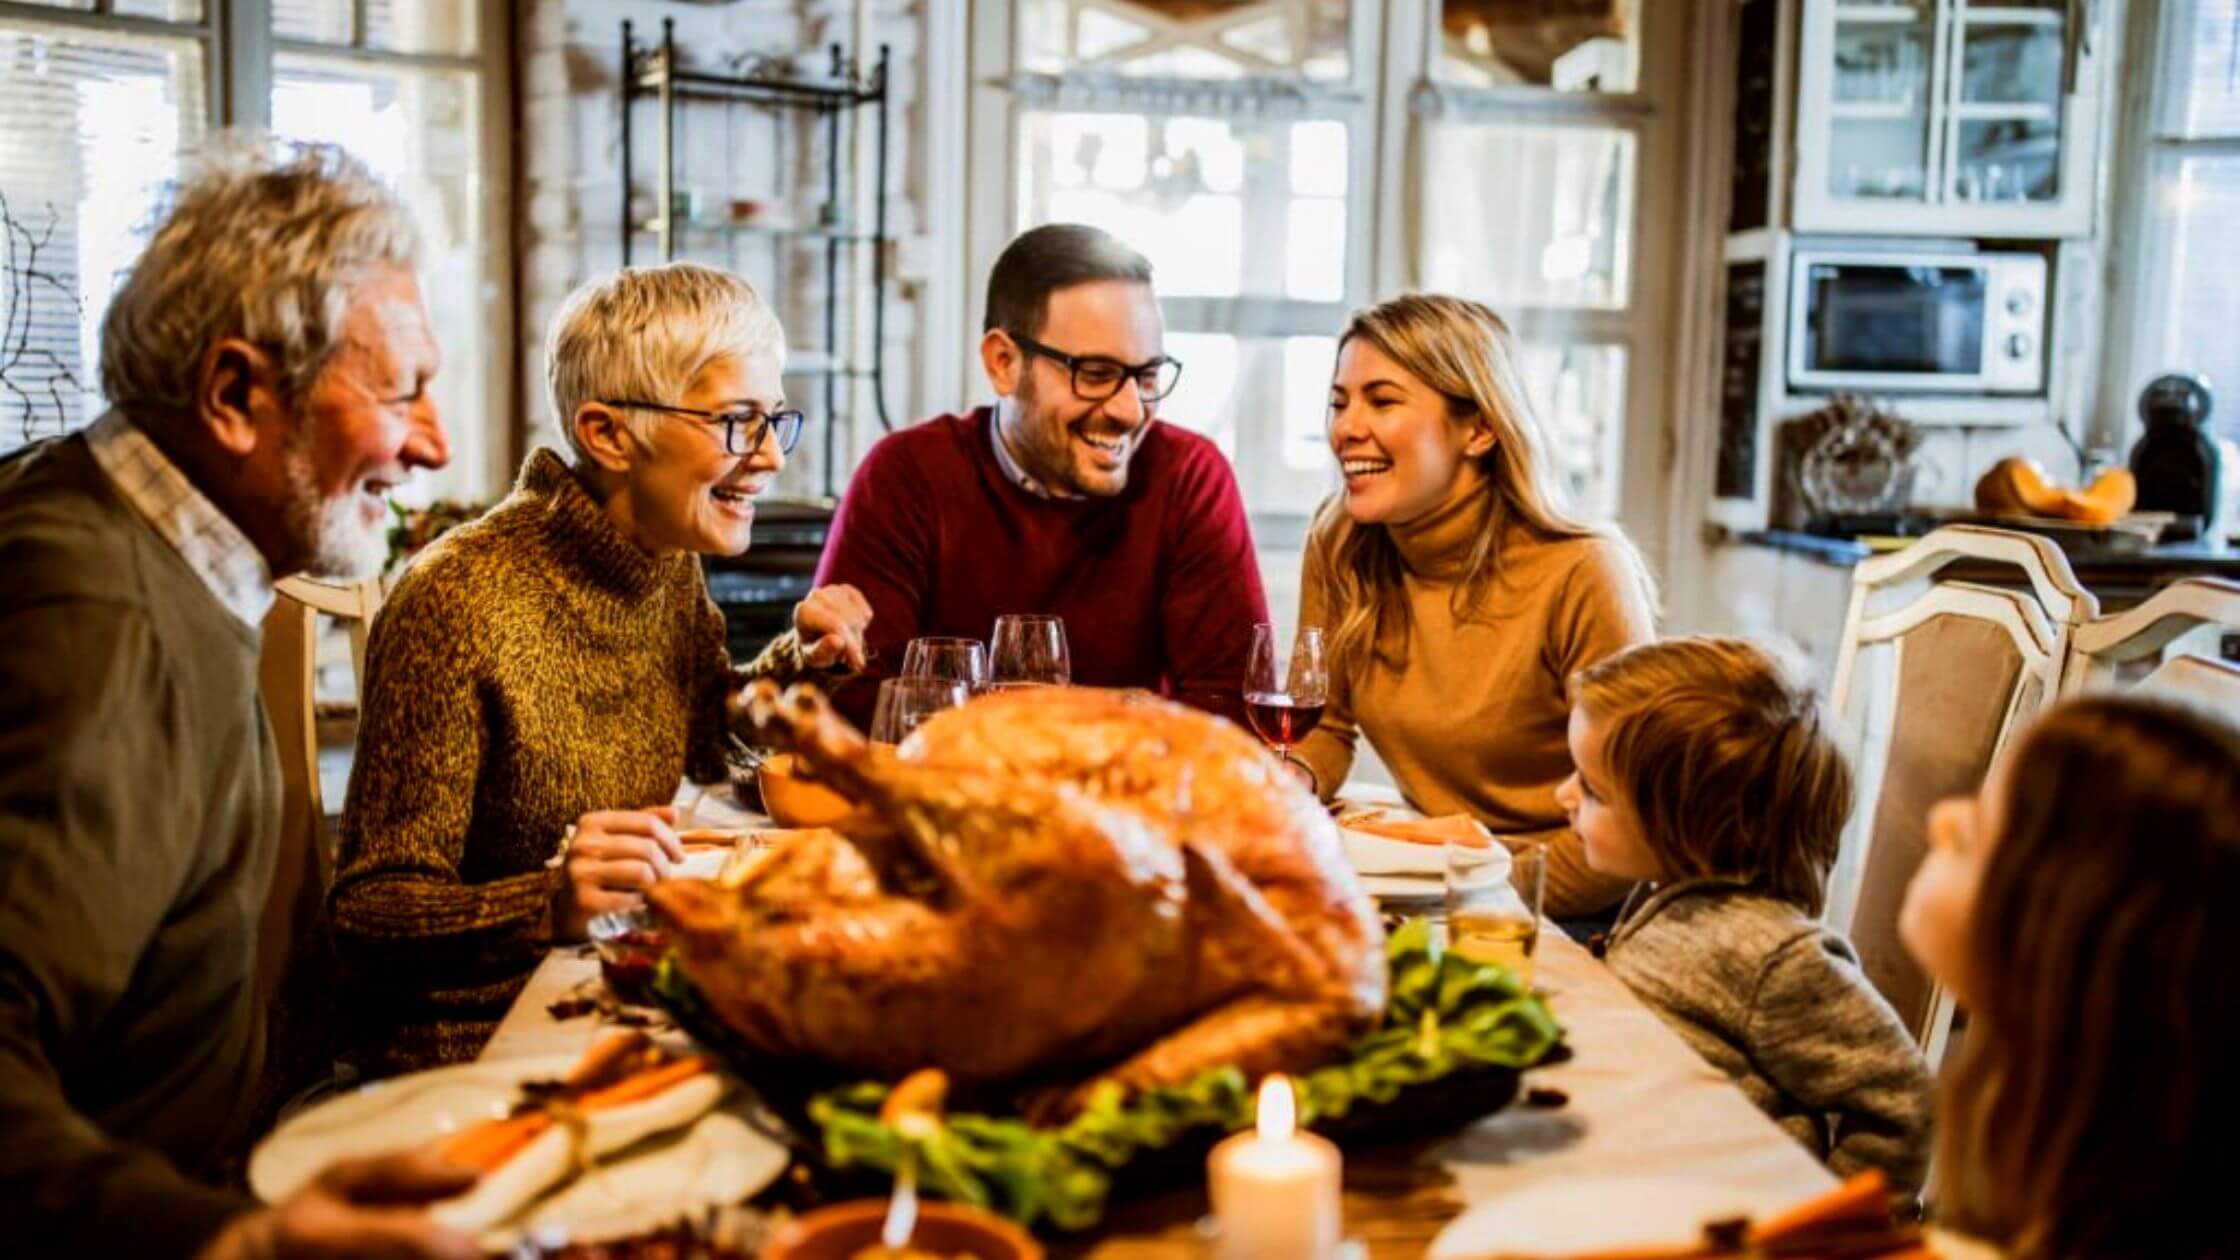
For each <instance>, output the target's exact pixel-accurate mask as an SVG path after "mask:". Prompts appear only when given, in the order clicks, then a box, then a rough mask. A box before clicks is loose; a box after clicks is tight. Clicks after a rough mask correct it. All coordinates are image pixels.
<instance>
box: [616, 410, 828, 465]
mask: <svg viewBox="0 0 2240 1260" xmlns="http://www.w3.org/2000/svg"><path fill="white" fill-rule="evenodd" d="M599 402H600V405H602V406H607V407H640V408H643V409H645V410H647V411H661V412H667V413H668V414H670V415H672V416H690V417H692V418H693V419H695V420H702V421H705V422H707V423H709V424H720V425H722V426H723V449H725V450H727V451H729V452H731V453H732V454H734V455H748V454H752V453H753V452H755V451H756V450H759V449H760V448H761V446H762V439H763V438H764V437H765V436H766V435H775V436H776V437H777V439H778V451H779V453H780V454H787V453H791V452H792V450H793V447H794V444H795V443H797V442H799V441H800V440H801V425H802V422H803V419H804V417H803V416H802V414H801V413H800V412H798V411H795V410H792V409H790V408H789V409H787V410H785V411H773V412H771V413H770V414H769V415H764V414H762V413H761V412H760V411H757V410H755V409H754V408H752V407H741V408H740V409H738V410H737V411H695V410H693V409H692V408H690V407H672V406H670V405H669V404H667V403H653V402H636V401H633V400H631V399H627V398H617V399H613V400H609V399H604V398H602V399H600V400H599Z"/></svg>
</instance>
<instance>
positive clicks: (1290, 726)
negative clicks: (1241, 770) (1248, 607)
mask: <svg viewBox="0 0 2240 1260" xmlns="http://www.w3.org/2000/svg"><path fill="white" fill-rule="evenodd" d="M1329 695H1330V691H1329V674H1328V672H1327V671H1326V670H1325V669H1324V667H1323V662H1322V628H1321V627H1319V626H1303V627H1301V628H1300V630H1299V637H1298V638H1297V639H1296V640H1294V641H1293V642H1292V644H1291V650H1290V651H1289V652H1288V653H1286V652H1285V651H1283V649H1282V648H1281V647H1280V646H1279V645H1278V643H1277V640H1276V629H1275V627H1274V626H1270V625H1257V626H1254V627H1253V628H1252V652H1251V654H1250V655H1248V656H1247V657H1246V658H1245V667H1244V713H1245V718H1246V720H1247V721H1249V722H1251V723H1252V729H1253V732H1254V733H1255V734H1257V735H1259V737H1260V739H1261V741H1262V742H1263V743H1266V744H1267V745H1269V746H1270V747H1272V748H1274V749H1275V750H1276V755H1277V756H1279V757H1282V758H1283V759H1284V760H1286V761H1289V760H1290V759H1291V747H1292V745H1294V744H1296V743H1298V742H1299V741H1300V740H1302V739H1305V738H1306V737H1307V732H1309V731H1312V730H1313V729H1314V728H1315V724H1316V723H1318V722H1320V721H1321V720H1322V706H1323V705H1324V703H1326V702H1327V701H1328V699H1329Z"/></svg>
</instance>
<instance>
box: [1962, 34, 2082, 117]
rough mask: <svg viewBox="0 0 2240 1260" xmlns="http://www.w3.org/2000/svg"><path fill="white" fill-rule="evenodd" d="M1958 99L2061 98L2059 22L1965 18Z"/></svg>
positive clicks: (2058, 100) (2044, 102)
mask: <svg viewBox="0 0 2240 1260" xmlns="http://www.w3.org/2000/svg"><path fill="white" fill-rule="evenodd" d="M1960 37H1961V39H1962V40H1963V41H1964V42H1963V44H1962V47H1961V55H1960V99H1961V100H1963V101H1969V102H1979V101H1980V102H1996V103H2001V104H2021V103H2026V102H2027V103H2033V104H2040V105H2058V104H2060V103H2061V51H2062V45H2063V43H2064V40H2063V38H2062V32H2061V27H2060V26H2059V25H2058V24H2054V25H2046V24H2036V25H2029V26H2015V25H2010V24H2007V23H2000V22H1983V21H1976V22H1969V23H1967V24H1966V25H1965V26H1963V27H1962V28H1961V34H1960Z"/></svg>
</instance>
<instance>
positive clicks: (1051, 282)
mask: <svg viewBox="0 0 2240 1260" xmlns="http://www.w3.org/2000/svg"><path fill="white" fill-rule="evenodd" d="M1093 280H1133V281H1135V282H1136V283H1138V284H1149V283H1151V262H1150V260H1149V259H1147V258H1145V257H1144V256H1143V255H1141V254H1139V253H1137V252H1136V251H1134V250H1132V249H1129V248H1128V247H1127V246H1125V245H1123V244H1121V243H1120V240H1119V238H1118V237H1115V236H1114V235H1112V233H1110V232H1107V231H1105V230H1104V229H1102V228H1093V227H1090V226H1088V225H1087V224H1084V223H1045V224H1043V225H1042V226H1041V227H1038V228H1029V229H1028V230H1026V231H1024V232H1021V233H1020V234H1019V235H1018V236H1016V237H1014V238H1012V241H1011V243H1010V244H1009V245H1006V246H1004V247H1003V253H1002V255H1001V256H999V257H998V258H997V259H996V265H995V267H994V269H992V270H991V271H989V272H988V308H987V316H986V318H985V319H984V320H983V321H982V323H981V331H983V332H986V331H989V330H991V329H996V328H1001V329H1002V330H1003V331H1005V332H1007V333H1017V334H1022V335H1025V336H1028V337H1032V336H1034V335H1035V334H1036V333H1038V332H1041V331H1042V319H1043V316H1045V315H1047V314H1049V311H1050V295H1051V294H1053V293H1055V292H1057V291H1058V290H1060V289H1067V288H1071V287H1073V286H1074V285H1077V284H1088V283H1089V282H1091V281H1093Z"/></svg>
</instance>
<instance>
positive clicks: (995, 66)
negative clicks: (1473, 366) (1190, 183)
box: [928, 0, 1695, 563]
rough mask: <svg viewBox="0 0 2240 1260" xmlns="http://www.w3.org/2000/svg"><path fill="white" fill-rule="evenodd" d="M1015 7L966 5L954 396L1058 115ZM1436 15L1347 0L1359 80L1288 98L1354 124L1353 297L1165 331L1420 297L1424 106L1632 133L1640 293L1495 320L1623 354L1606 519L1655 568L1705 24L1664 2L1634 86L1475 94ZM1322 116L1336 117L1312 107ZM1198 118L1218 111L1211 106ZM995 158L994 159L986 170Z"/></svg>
mask: <svg viewBox="0 0 2240 1260" xmlns="http://www.w3.org/2000/svg"><path fill="white" fill-rule="evenodd" d="M1018 2H1019V0H972V2H971V4H970V5H969V6H968V7H969V16H968V17H967V18H966V22H967V24H968V26H967V29H966V30H965V31H964V32H962V34H963V36H964V38H965V39H966V40H967V41H969V47H968V56H967V58H966V63H967V74H968V76H969V83H968V86H967V87H966V99H965V102H964V106H965V115H966V118H965V121H966V123H967V128H966V131H967V136H966V139H965V142H964V144H963V146H962V147H963V148H964V149H965V151H966V153H967V154H968V155H969V156H970V158H971V162H970V163H969V164H970V166H971V167H972V169H973V170H974V171H976V172H983V173H982V174H980V175H979V177H978V178H975V179H972V180H970V181H968V184H967V188H966V195H967V204H966V208H965V213H964V220H965V228H966V234H967V244H966V247H965V249H964V250H963V251H962V252H961V256H960V257H958V258H957V259H956V260H955V261H954V262H953V263H952V264H951V266H952V267H953V268H954V269H953V270H951V271H949V272H948V285H947V287H948V290H949V291H950V292H952V293H957V294H959V295H960V297H961V298H962V302H961V303H956V304H953V305H952V306H951V307H950V310H949V312H948V318H947V320H944V319H942V318H940V316H939V313H937V314H936V317H935V318H934V319H932V320H929V323H928V335H929V338H930V342H929V345H930V348H931V351H932V353H933V355H935V356H936V357H940V358H947V356H948V352H947V351H945V350H944V349H943V347H944V345H953V346H955V347H956V348H957V349H960V350H962V352H963V353H962V354H961V355H959V356H957V358H958V360H959V361H960V367H961V371H962V373H963V375H962V377H961V380H962V381H963V382H965V383H967V384H970V385H972V388H970V389H968V390H964V391H960V392H961V393H964V394H967V395H973V396H976V395H978V394H979V393H981V392H982V390H981V389H980V388H979V387H978V386H977V384H974V383H976V382H979V381H980V380H981V367H980V362H979V350H978V342H979V311H978V309H977V305H976V303H977V299H978V296H979V295H978V293H977V292H976V291H975V289H974V285H975V284H977V283H980V282H983V281H984V277H985V276H986V275H987V273H988V269H989V268H990V267H991V266H992V265H993V264H994V262H995V258H996V255H997V254H998V253H999V252H1000V251H1001V249H1002V247H1003V245H1004V244H1005V243H1006V242H1007V241H1008V240H1009V239H1010V236H1011V234H1012V231H1013V227H1014V223H1013V220H1014V214H1015V203H1016V199H1017V189H1016V187H1015V184H1016V180H1017V174H1018V165H1019V162H1020V161H1021V158H1022V155H1021V153H1020V151H1019V148H1018V138H1019V133H1020V127H1019V123H1018V118H1019V116H1020V113H1021V112H1022V110H1023V109H1027V108H1037V107H1040V108H1051V106H1047V105H1040V106H1038V105H1035V104H1024V105H1023V104H1022V102H1021V101H1020V99H1019V93H1018V91H1017V90H1016V88H1017V86H1018V83H1019V80H1020V78H1021V77H1022V76H1019V75H1016V74H1014V72H1013V71H1014V67H1015V65H1016V59H1015V44H1016V30H1015V28H1016V26H1017V21H1016V12H1017V7H1018ZM1438 5H1439V0H1353V6H1352V13H1351V20H1352V22H1353V29H1352V31H1351V52H1352V63H1351V75H1350V77H1349V79H1348V80H1346V81H1345V82H1343V83H1332V84H1318V83H1307V84H1301V85H1299V86H1298V87H1297V88H1296V92H1297V95H1298V96H1299V98H1300V99H1301V100H1302V102H1304V105H1303V107H1302V108H1301V110H1300V112H1299V116H1300V117H1328V116H1336V115H1335V113H1334V106H1335V103H1337V102H1341V101H1342V102H1344V104H1345V106H1346V107H1347V108H1348V109H1350V110H1351V111H1352V112H1351V113H1350V114H1348V115H1346V121H1347V124H1348V126H1349V129H1350V130H1349V138H1350V142H1351V149H1350V151H1349V153H1348V164H1349V179H1350V181H1351V183H1350V185H1349V192H1348V198H1347V207H1348V235H1349V240H1351V241H1356V242H1360V247H1359V248H1354V249H1351V250H1349V257H1348V259H1347V283H1346V289H1345V299H1344V301H1342V302H1337V303H1323V304H1320V305H1321V308H1322V309H1319V310H1315V311H1313V312H1312V316H1313V318H1316V319H1323V318H1326V320H1327V322H1324V323H1322V324H1320V325H1319V326H1314V327H1310V326H1308V324H1309V323H1311V320H1310V319H1309V318H1308V316H1307V313H1306V312H1305V311H1304V309H1303V308H1306V307H1309V306H1311V305H1313V304H1310V303H1303V302H1283V303H1279V304H1278V305H1282V306H1287V307H1296V308H1302V309H1301V311H1300V312H1299V314H1298V316H1297V322H1296V326H1294V325H1293V323H1292V322H1290V321H1286V322H1284V323H1281V324H1277V325H1274V326H1271V325H1270V324H1269V323H1268V322H1266V321H1268V319H1269V312H1268V311H1266V310H1265V309H1264V308H1263V307H1262V305H1261V304H1260V303H1258V302H1256V301H1255V300H1253V299H1250V298H1247V299H1242V300H1239V301H1238V302H1237V303H1236V306H1237V307H1238V308H1239V309H1237V310H1235V311H1233V312H1229V313H1230V314H1231V315H1232V316H1233V317H1234V318H1235V319H1236V320H1237V321H1238V322H1235V323H1230V324H1227V325H1215V324H1212V323H1211V322H1210V321H1212V320H1215V319H1217V318H1219V317H1220V315H1221V313H1222V312H1218V311H1216V310H1214V309H1212V308H1211V307H1209V305H1208V302H1209V300H1208V299H1199V298H1162V300H1161V306H1162V307H1163V308H1164V310H1165V311H1166V313H1167V315H1168V318H1169V320H1170V321H1171V322H1170V327H1169V331H1171V332H1199V331H1203V332H1211V333H1219V334H1226V335H1234V336H1237V337H1239V338H1240V339H1242V338H1247V337H1252V336H1260V335H1269V334H1274V335H1288V334H1292V333H1294V332H1296V333H1301V334H1305V335H1332V334H1335V333H1336V332H1338V331H1339V330H1340V329H1341V328H1342V327H1343V324H1344V319H1345V316H1346V314H1347V313H1349V312H1350V311H1351V310H1353V309H1356V308H1358V307H1361V306H1364V305H1367V304H1368V302H1369V301H1370V300H1371V299H1372V298H1373V297H1374V296H1381V295H1386V294H1393V293H1399V292H1403V291H1407V290H1410V289H1415V288H1420V287H1422V277H1421V275H1420V268H1419V266H1418V261H1417V258H1416V257H1415V251H1416V249H1417V246H1418V244H1419V242H1420V239H1421V236H1422V233H1423V231H1424V222H1423V218H1422V216H1421V214H1420V213H1419V212H1418V211H1417V210H1416V209H1415V207H1414V201H1415V194H1414V192H1413V191H1412V190H1411V188H1410V181H1411V180H1413V179H1414V178H1415V177H1416V165H1415V163H1416V161H1417V160H1418V159H1417V156H1416V153H1415V150H1414V146H1415V145H1416V143H1417V141H1418V138H1419V136H1420V131H1421V128H1422V127H1423V126H1424V125H1425V122H1426V119H1425V118H1424V117H1423V113H1424V111H1425V110H1426V109H1436V110H1443V111H1445V113H1446V115H1447V116H1448V117H1452V118H1459V119H1461V120H1466V121H1485V122H1510V123H1525V124H1531V125H1538V126H1578V127H1598V128H1621V129H1625V130H1628V131H1631V132H1632V133H1633V134H1634V136H1635V146H1636V149H1635V152H1636V158H1635V168H1634V190H1633V191H1634V201H1633V220H1632V222H1631V223H1629V224H1628V225H1627V227H1628V230H1629V231H1630V232H1631V239H1630V241H1629V243H1628V245H1627V249H1628V253H1629V255H1630V261H1631V267H1630V292H1629V296H1628V298H1627V301H1626V303H1625V305H1624V306H1622V307H1617V308H1609V309H1599V310H1595V309H1587V308H1559V307H1525V306H1514V305H1512V306H1504V307H1502V308H1501V313H1502V314H1503V316H1504V317H1505V318H1507V319H1508V320H1509V322H1510V325H1511V327H1512V329H1513V330H1514V331H1515V332H1516V334H1517V336H1518V338H1519V339H1520V340H1521V341H1526V342H1531V343H1548V342H1555V343H1564V342H1572V343H1577V344H1581V345H1592V346H1604V345H1609V346H1615V347H1618V348H1619V349H1621V350H1622V351H1623V353H1624V354H1625V370H1624V374H1623V380H1624V388H1625V399H1624V407H1623V424H1624V428H1623V429H1622V431H1621V435H1620V437H1621V440H1620V441H1619V443H1618V445H1619V457H1618V460H1617V464H1616V466H1615V467H1613V468H1612V469H1611V470H1610V473H1609V475H1611V476H1612V477H1614V478H1615V479H1616V491H1615V497H1616V502H1617V515H1616V517H1615V518H1614V519H1616V520H1617V521H1618V522H1619V523H1621V524H1622V525H1623V526H1624V527H1625V528H1626V529H1627V530H1628V531H1629V533H1631V534H1632V535H1633V536H1634V537H1635V538H1636V539H1637V540H1639V541H1640V543H1641V544H1642V547H1643V550H1644V551H1645V552H1648V553H1649V554H1650V556H1651V558H1652V563H1658V562H1660V561H1661V560H1662V558H1663V555H1662V553H1663V547H1664V544H1665V539H1666V535H1667V533H1668V527H1669V522H1668V519H1667V518H1668V516H1669V515H1670V512H1669V510H1668V509H1669V505H1670V500H1671V497H1672V494H1673V490H1672V486H1671V484H1670V483H1671V482H1672V477H1671V475H1670V474H1671V473H1673V471H1674V470H1675V459H1676V453H1677V450H1678V445H1679V444H1678V442H1677V441H1676V438H1675V433H1676V427H1675V426H1676V425H1677V424H1678V423H1679V422H1680V417H1681V415H1682V414H1683V412H1684V407H1683V400H1682V399H1681V398H1679V397H1678V396H1677V395H1676V394H1673V393H1672V391H1670V390H1668V389H1665V388H1663V387H1662V385H1661V384H1660V383H1661V382H1666V381H1667V380H1668V378H1669V377H1670V376H1671V375H1672V374H1673V373H1674V372H1676V371H1678V370H1679V366H1680V357H1679V348H1678V346H1677V345H1676V344H1675V339H1674V338H1673V337H1672V336H1671V335H1670V330H1671V328H1672V323H1671V320H1672V317H1673V312H1674V310H1675V308H1676V304H1677V301H1678V299H1679V296H1680V294H1679V290H1680V289H1681V287H1682V284H1683V277H1682V276H1681V274H1680V269H1679V267H1678V265H1677V264H1678V262H1679V257H1678V254H1677V252H1676V251H1677V250H1678V249H1679V248H1680V247H1681V245H1682V244H1683V237H1682V231H1683V224H1682V220H1683V219H1684V218H1686V216H1687V215H1688V214H1689V213H1691V212H1692V206H1691V205H1690V203H1689V193H1688V188H1687V187H1686V182H1687V180H1686V174H1687V168H1686V166H1685V162H1684V157H1683V154H1682V153H1681V150H1682V149H1683V148H1687V147H1690V145H1691V140H1690V138H1689V136H1688V133H1687V125H1686V124H1687V118H1686V110H1687V109H1688V107H1689V105H1690V101H1691V99H1692V98H1691V96H1690V90H1691V89H1690V86H1689V84H1688V82H1687V78H1686V70H1687V57H1688V55H1689V52H1690V51H1691V50H1692V44H1693V40H1694V34H1695V23H1694V21H1693V20H1692V19H1691V18H1690V17H1689V16H1688V15H1687V14H1685V13H1682V12H1678V11H1677V10H1678V9H1679V8H1680V6H1668V5H1660V4H1658V3H1655V2H1654V0H1649V2H1647V3H1644V4H1642V5H1641V13H1642V17H1643V23H1644V25H1643V28H1642V30H1643V33H1642V36H1641V39H1642V45H1641V55H1640V59H1639V63H1638V67H1637V77H1636V80H1635V83H1634V87H1633V90H1632V91H1630V92H1624V93H1615V92H1613V93H1600V92H1576V93H1571V92H1555V91H1550V90H1548V89H1544V88H1537V87H1483V86H1475V85H1469V84H1462V83H1456V82H1452V81H1445V80H1442V79H1440V78H1439V77H1438V76H1439V73H1440V65H1441V62H1440V56H1441V51H1442V46H1441V30H1440V24H1439V20H1438V11H1439V10H1438ZM1656 41H1663V43H1662V44H1660V43H1658V42H1656ZM1223 91H1224V84H1223V83H1222V82H1221V81H1218V80H1215V81H1208V82H1206V83H1203V84H1200V83H1198V82H1196V81H1193V82H1192V84H1191V95H1192V96H1193V98H1194V103H1203V102H1208V101H1213V100H1216V99H1217V98H1218V97H1219V96H1221V95H1222V94H1223ZM1248 91H1249V89H1246V88H1239V89H1236V94H1237V95H1238V96H1240V97H1242V96H1244V95H1246V94H1247V92H1248ZM1318 106H1319V107H1322V108H1324V109H1333V112H1331V113H1323V112H1317V107H1318ZM1057 108H1063V109H1069V110H1070V109H1074V108H1076V107H1075V106H1073V105H1071V104H1065V105H1061V106H1057ZM1192 112H1193V114H1196V115H1215V114H1217V113H1218V111H1217V110H1215V109H1213V108H1211V107H1205V108H1196V109H1193V111H1192ZM997 156H1000V161H997V160H991V159H992V158H994V157H997ZM1213 301H1214V302H1226V301H1227V300H1224V299H1216V300H1213ZM958 306H963V307H964V309H958ZM949 320H953V321H954V324H953V325H951V324H950V323H949V322H948V321H949ZM950 327H954V328H955V330H956V339H955V340H954V341H953V342H945V341H944V340H943V334H944V333H945V332H946V331H947V330H948V329H949V328H950ZM1332 484H1333V487H1334V486H1335V481H1334V480H1333V483H1332ZM1312 510H1313V505H1300V507H1299V509H1298V510H1289V509H1286V510H1282V511H1269V510H1266V509H1265V508H1262V509H1261V510H1257V511H1255V512H1254V513H1253V517H1252V521H1253V528H1254V533H1255V536H1256V538H1257V539H1258V541H1259V543H1260V546H1261V548H1262V549H1263V551H1269V550H1276V551H1281V550H1283V549H1285V548H1291V547H1296V546H1297V545H1298V543H1299V542H1300V541H1301V540H1303V538H1304V536H1305V532H1306V528H1307V525H1308V522H1309V520H1310V518H1311V516H1312Z"/></svg>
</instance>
